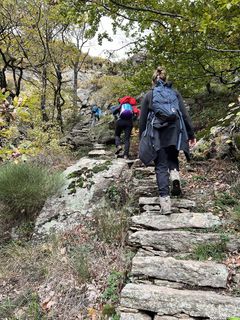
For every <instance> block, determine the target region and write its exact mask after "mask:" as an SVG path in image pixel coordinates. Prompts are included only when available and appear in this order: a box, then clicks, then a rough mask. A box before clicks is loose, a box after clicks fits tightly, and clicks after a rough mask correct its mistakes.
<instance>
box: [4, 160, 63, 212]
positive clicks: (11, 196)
mask: <svg viewBox="0 0 240 320" xmlns="http://www.w3.org/2000/svg"><path fill="white" fill-rule="evenodd" d="M61 185H62V178H61V176H60V174H58V173H51V172H50V171H49V170H48V169H46V168H44V167H40V166H37V165H34V164H29V163H19V164H15V163H8V164H6V165H3V166H1V167H0V201H1V202H2V203H3V204H4V205H5V206H6V208H7V209H8V210H7V213H8V214H11V215H13V216H15V217H19V216H21V215H22V216H32V215H34V214H36V213H38V212H39V210H40V209H41V208H42V206H43V205H44V202H45V201H46V199H47V198H48V197H49V196H51V195H53V194H55V193H56V192H57V190H58V189H59V188H60V186H61Z"/></svg>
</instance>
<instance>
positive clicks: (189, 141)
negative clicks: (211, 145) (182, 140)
mask: <svg viewBox="0 0 240 320" xmlns="http://www.w3.org/2000/svg"><path fill="white" fill-rule="evenodd" d="M196 143H197V139H196V138H192V139H189V140H188V145H189V148H193V147H194V146H195V144H196Z"/></svg>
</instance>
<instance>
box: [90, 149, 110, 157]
mask: <svg viewBox="0 0 240 320" xmlns="http://www.w3.org/2000/svg"><path fill="white" fill-rule="evenodd" d="M106 154H107V153H106V151H105V150H92V151H90V152H89V153H88V156H89V157H90V158H94V157H96V158H98V157H102V156H105V155H106Z"/></svg>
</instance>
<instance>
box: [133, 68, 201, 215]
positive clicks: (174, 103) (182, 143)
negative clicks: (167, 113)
mask: <svg viewBox="0 0 240 320" xmlns="http://www.w3.org/2000/svg"><path fill="white" fill-rule="evenodd" d="M166 79H167V74H166V70H165V68H164V67H158V68H157V70H156V71H155V72H154V74H153V77H152V83H153V88H152V90H150V91H149V92H148V93H147V94H146V95H145V97H144V100H143V102H142V107H141V116H140V124H139V131H140V132H139V133H140V137H141V135H142V133H143V132H144V130H145V129H146V127H147V123H148V121H149V119H150V118H151V119H153V117H155V118H154V119H156V120H159V124H160V125H159V128H158V129H155V130H153V131H154V139H155V140H154V145H155V146H158V147H157V151H156V155H155V158H154V159H152V160H154V163H155V172H156V178H157V184H158V190H159V196H160V206H161V213H162V214H169V213H171V200H170V188H169V178H170V186H171V194H172V195H173V196H178V195H181V185H180V176H179V161H178V154H179V150H183V151H184V153H185V155H186V157H187V159H189V147H190V148H191V147H193V146H194V145H195V144H196V139H195V136H194V131H193V126H192V122H191V119H190V117H189V114H188V112H187V110H186V108H185V106H184V103H183V99H182V96H181V94H180V93H179V92H178V91H176V90H174V89H173V88H172V84H171V83H170V82H167V81H166ZM166 106H167V107H170V109H171V110H173V111H175V112H176V116H175V117H173V119H170V120H169V119H168V121H166V120H164V119H163V117H162V116H161V112H160V111H161V110H162V109H161V107H166ZM158 110H159V112H158ZM180 137H181V138H180Z"/></svg>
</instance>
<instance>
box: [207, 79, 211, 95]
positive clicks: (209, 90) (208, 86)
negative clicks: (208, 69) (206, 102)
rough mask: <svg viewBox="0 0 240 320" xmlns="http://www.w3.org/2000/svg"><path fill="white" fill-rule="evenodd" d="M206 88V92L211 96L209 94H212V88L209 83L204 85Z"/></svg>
mask: <svg viewBox="0 0 240 320" xmlns="http://www.w3.org/2000/svg"><path fill="white" fill-rule="evenodd" d="M206 88H207V92H208V93H209V94H211V93H212V87H211V83H210V82H208V83H207V84H206Z"/></svg>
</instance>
